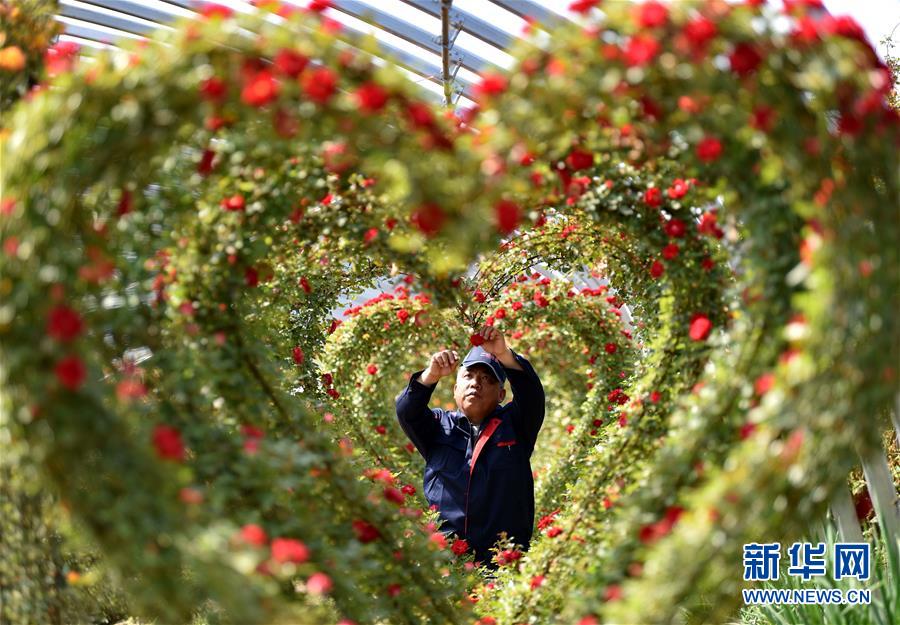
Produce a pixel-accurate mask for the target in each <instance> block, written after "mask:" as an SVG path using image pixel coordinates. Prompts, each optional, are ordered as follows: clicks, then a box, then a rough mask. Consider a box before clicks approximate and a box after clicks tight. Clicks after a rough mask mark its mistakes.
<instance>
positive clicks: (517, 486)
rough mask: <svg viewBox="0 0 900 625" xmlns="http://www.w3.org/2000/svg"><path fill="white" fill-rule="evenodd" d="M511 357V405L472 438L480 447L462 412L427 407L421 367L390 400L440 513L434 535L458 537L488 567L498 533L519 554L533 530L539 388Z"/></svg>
mask: <svg viewBox="0 0 900 625" xmlns="http://www.w3.org/2000/svg"><path fill="white" fill-rule="evenodd" d="M513 355H514V356H515V358H516V360H517V361H518V362H519V364H520V365H521V366H522V369H523V371H517V370H515V369H509V368H504V369H505V371H506V375H507V378H508V379H509V383H510V386H511V387H512V392H513V400H512V401H511V402H508V403H507V404H506V405H500V406H498V407H497V408H496V409H495V410H494V412H492V413H491V414H490V415H488V416H487V417H486V418H485V419H484V421H483V422H482V424H481V428H482V429H481V433H480V436H479V439H477V440H480V439H482V438H483V439H484V442H482V443H477V444H476V439H474V438H473V437H472V436H471V434H470V428H469V421H468V419H467V418H466V416H465V415H464V414H462V412H460V411H458V410H452V411H447V410H441V409H431V408H429V407H428V402H429V400H430V399H431V393H432V392H433V391H434V389H435V387H436V386H437V385H436V384H435V385H432V386H425V385H424V384H422V383H421V382H419V381H418V379H419V376H420V375H421V374H422V373H423V372H424V370H423V371H417V372H416V373H414V374H413V375H412V377H411V378H410V380H409V385H408V386H407V387H406V389H404V391H403V392H402V393H400V395H399V396H398V397H397V419H398V420H399V421H400V427H402V428H403V431H404V432H406V435H407V436H408V437H409V440H411V441H412V443H413V444H414V445H415V446H416V449H418V450H419V453H420V454H422V456H423V457H424V458H425V479H424V484H423V486H424V488H423V491H424V493H425V498H426V499H427V500H428V503H429V504H432V505H435V506H437V508H438V510H439V513H440V517H441V519H442V523H441V530H442V531H447V530H450V531H451V532H452V533H455V534H456V535H457V536H459V537H461V538H465V539H466V540H467V541H468V542H469V545H470V546H471V547H472V549H473V551H474V553H475V559H476V560H477V561H480V562H482V563H485V564H489V565H490V563H491V555H492V554H491V553H490V551H489V549H490V548H491V547H492V546H493V544H494V542H495V541H496V540H497V539H498V538H499V534H500V532H501V531H506V533H507V535H508V536H510V537H512V538H513V539H514V540H515V541H516V542H517V543H519V544H522V545H524V548H525V549H528V547H529V546H530V542H531V536H532V532H533V531H534V479H533V476H532V474H531V462H530V459H531V453H532V451H533V450H534V444H535V441H536V440H537V435H538V432H539V431H540V429H541V425H542V424H543V422H544V388H543V386H541V381H540V379H539V378H538V376H537V373H535V371H534V369H533V368H532V366H531V363H529V362H528V360H526V359H525V358H523V357H522V356H520V355H518V354H516V353H515V352H513ZM478 444H480V445H481V449H480V452H479V454H478V457H477V459H476V462H475V467H474V469H471V460H472V457H473V455H475V450H476V449H477V448H478V446H477V445H478ZM470 472H471V475H470Z"/></svg>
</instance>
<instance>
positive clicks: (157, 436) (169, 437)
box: [153, 424, 184, 462]
mask: <svg viewBox="0 0 900 625" xmlns="http://www.w3.org/2000/svg"><path fill="white" fill-rule="evenodd" d="M153 446H154V447H155V448H156V454H157V455H158V456H159V457H160V458H163V459H165V460H174V461H175V462H181V461H182V460H184V444H183V443H182V441H181V432H179V431H178V430H177V429H175V428H173V427H172V426H170V425H162V424H160V425H157V426H156V427H155V428H153Z"/></svg>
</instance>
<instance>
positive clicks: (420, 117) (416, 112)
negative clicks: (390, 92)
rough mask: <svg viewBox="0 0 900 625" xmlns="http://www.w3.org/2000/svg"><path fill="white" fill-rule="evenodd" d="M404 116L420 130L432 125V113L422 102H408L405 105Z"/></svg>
mask: <svg viewBox="0 0 900 625" xmlns="http://www.w3.org/2000/svg"><path fill="white" fill-rule="evenodd" d="M406 117H407V119H408V120H409V123H410V124H412V125H413V127H415V128H419V129H422V130H427V129H430V128H431V127H433V126H434V114H433V113H432V112H431V108H430V107H429V106H428V105H427V104H425V103H424V102H410V103H408V104H407V105H406Z"/></svg>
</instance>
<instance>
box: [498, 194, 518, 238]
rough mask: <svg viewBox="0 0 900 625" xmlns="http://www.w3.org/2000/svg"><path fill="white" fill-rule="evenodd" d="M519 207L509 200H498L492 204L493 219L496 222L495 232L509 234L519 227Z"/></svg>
mask: <svg viewBox="0 0 900 625" xmlns="http://www.w3.org/2000/svg"><path fill="white" fill-rule="evenodd" d="M520 213H521V210H520V209H519V205H518V204H516V203H515V202H511V201H510V200H500V201H499V202H497V203H496V204H494V217H495V219H496V221H497V230H499V231H500V233H501V234H509V233H510V232H512V231H513V230H515V229H516V227H517V226H518V225H519V215H520Z"/></svg>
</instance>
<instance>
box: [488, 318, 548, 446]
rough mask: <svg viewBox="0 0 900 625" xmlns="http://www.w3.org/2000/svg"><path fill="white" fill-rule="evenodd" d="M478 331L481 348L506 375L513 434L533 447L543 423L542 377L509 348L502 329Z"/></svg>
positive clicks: (526, 361) (490, 328)
mask: <svg viewBox="0 0 900 625" xmlns="http://www.w3.org/2000/svg"><path fill="white" fill-rule="evenodd" d="M480 334H481V335H482V336H483V337H484V344H483V348H484V350H485V351H486V352H488V353H490V354H493V355H494V356H496V357H497V360H499V361H500V364H502V365H503V368H504V369H505V370H506V377H507V378H509V385H510V387H512V392H513V401H512V403H511V406H512V415H513V427H514V428H515V430H516V434H517V436H522V437H523V438H524V439H525V441H526V442H527V444H528V448H529V449H534V444H535V442H536V441H537V435H538V432H540V430H541V426H542V425H543V424H544V387H543V385H542V384H541V380H540V378H539V377H538V375H537V373H536V372H535V370H534V368H533V367H532V366H531V363H530V362H528V360H526V359H525V358H524V357H522V356H520V355H518V354H516V353H515V352H513V351H512V350H511V349H510V348H509V346H508V345H507V344H506V339H505V338H504V336H503V333H502V332H500V331H499V330H497V329H496V328H494V327H492V326H485V327H484V328H483V329H482V330H481V332H480Z"/></svg>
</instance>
